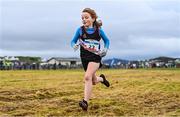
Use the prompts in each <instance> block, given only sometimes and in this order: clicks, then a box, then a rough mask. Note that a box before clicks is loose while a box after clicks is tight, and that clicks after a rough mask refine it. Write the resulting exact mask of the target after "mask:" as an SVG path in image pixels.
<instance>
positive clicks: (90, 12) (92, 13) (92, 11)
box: [82, 8, 102, 28]
mask: <svg viewBox="0 0 180 117" xmlns="http://www.w3.org/2000/svg"><path fill="white" fill-rule="evenodd" d="M82 12H87V13H89V14H90V15H91V17H92V18H94V19H95V21H94V22H93V26H96V27H97V28H99V27H101V26H102V21H101V20H98V21H97V18H98V16H97V14H96V12H95V11H94V10H93V9H91V8H85V9H84V10H83V11H82Z"/></svg>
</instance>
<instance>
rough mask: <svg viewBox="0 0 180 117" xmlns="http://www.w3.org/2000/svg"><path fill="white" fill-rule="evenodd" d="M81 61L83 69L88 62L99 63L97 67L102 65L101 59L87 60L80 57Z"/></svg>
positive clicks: (85, 68)
mask: <svg viewBox="0 0 180 117" xmlns="http://www.w3.org/2000/svg"><path fill="white" fill-rule="evenodd" d="M81 62H82V65H83V68H84V71H86V70H87V67H88V64H89V62H95V63H100V65H99V68H101V67H102V63H101V61H99V60H87V59H84V58H81Z"/></svg>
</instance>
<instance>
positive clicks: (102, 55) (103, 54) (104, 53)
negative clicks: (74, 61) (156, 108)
mask: <svg viewBox="0 0 180 117" xmlns="http://www.w3.org/2000/svg"><path fill="white" fill-rule="evenodd" d="M107 50H108V49H107V48H105V49H103V50H102V51H101V52H100V53H99V56H101V57H104V56H106V54H107Z"/></svg>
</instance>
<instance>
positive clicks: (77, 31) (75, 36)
mask: <svg viewBox="0 0 180 117" xmlns="http://www.w3.org/2000/svg"><path fill="white" fill-rule="evenodd" d="M79 37H80V28H78V29H77V30H76V33H75V35H74V37H73V39H72V41H71V47H72V48H73V47H74V46H75V44H76V43H77V41H78V39H79Z"/></svg>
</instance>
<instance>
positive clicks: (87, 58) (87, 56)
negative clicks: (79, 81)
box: [80, 47, 102, 71]
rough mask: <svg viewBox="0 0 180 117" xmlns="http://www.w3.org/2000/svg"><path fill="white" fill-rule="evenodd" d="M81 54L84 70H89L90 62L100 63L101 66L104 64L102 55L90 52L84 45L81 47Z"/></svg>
mask: <svg viewBox="0 0 180 117" xmlns="http://www.w3.org/2000/svg"><path fill="white" fill-rule="evenodd" d="M80 56H81V62H82V65H83V68H84V71H86V70H87V67H88V64H89V62H96V63H100V65H99V68H100V67H101V66H102V63H101V57H100V56H99V55H96V54H94V53H92V52H89V51H88V50H85V49H84V48H83V47H81V49H80Z"/></svg>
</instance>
